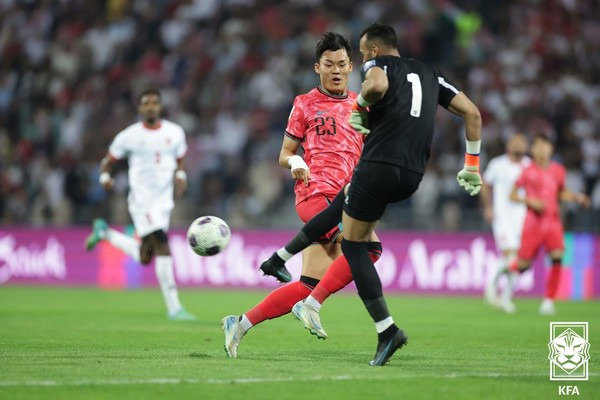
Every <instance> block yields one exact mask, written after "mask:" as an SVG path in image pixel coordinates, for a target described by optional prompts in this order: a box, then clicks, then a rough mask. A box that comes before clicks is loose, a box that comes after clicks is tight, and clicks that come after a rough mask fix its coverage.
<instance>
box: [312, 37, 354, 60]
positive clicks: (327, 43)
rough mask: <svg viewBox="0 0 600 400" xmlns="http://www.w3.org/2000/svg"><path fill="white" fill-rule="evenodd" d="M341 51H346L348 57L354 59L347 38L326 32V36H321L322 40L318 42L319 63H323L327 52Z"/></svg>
mask: <svg viewBox="0 0 600 400" xmlns="http://www.w3.org/2000/svg"><path fill="white" fill-rule="evenodd" d="M340 49H344V50H346V53H348V57H349V58H350V59H352V47H351V46H350V43H348V41H347V40H346V38H345V37H343V36H342V35H340V34H339V33H335V32H325V34H323V36H321V40H319V41H318V42H317V46H316V48H315V58H316V59H317V62H319V61H321V56H322V55H323V53H325V52H326V51H328V50H329V51H336V50H340Z"/></svg>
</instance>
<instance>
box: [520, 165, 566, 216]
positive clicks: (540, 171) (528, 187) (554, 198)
mask: <svg viewBox="0 0 600 400" xmlns="http://www.w3.org/2000/svg"><path fill="white" fill-rule="evenodd" d="M565 175H566V173H565V168H564V167H563V166H562V165H560V164H558V163H556V162H551V163H550V165H549V166H548V167H547V168H542V167H540V166H539V165H537V164H535V163H531V164H530V165H529V166H528V167H526V168H525V169H523V172H522V173H521V176H520V177H519V179H518V180H517V182H516V186H517V187H522V188H524V189H525V193H526V194H527V197H532V198H534V199H539V200H542V201H543V202H544V205H545V208H544V211H542V212H541V213H537V212H535V211H533V210H532V209H528V210H527V214H528V215H527V218H528V219H531V218H533V219H535V220H539V219H543V220H560V209H559V201H560V200H559V198H558V195H559V193H560V191H561V190H562V189H563V188H564V186H565ZM530 216H531V217H530Z"/></svg>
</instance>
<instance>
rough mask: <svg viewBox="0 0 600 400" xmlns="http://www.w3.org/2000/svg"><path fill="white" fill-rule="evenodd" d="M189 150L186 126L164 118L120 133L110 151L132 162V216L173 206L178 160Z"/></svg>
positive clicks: (115, 156) (130, 209)
mask: <svg viewBox="0 0 600 400" xmlns="http://www.w3.org/2000/svg"><path fill="white" fill-rule="evenodd" d="M186 151H187V143H186V139H185V132H184V131H183V128H182V127H181V126H179V125H177V124H175V123H173V122H170V121H167V120H164V119H163V120H161V123H160V126H159V127H158V128H155V129H152V128H147V127H145V126H144V124H143V123H142V122H138V123H135V124H133V125H131V126H129V127H127V128H126V129H124V130H123V131H121V132H119V133H118V134H117V136H116V137H115V139H114V140H113V142H112V144H111V145H110V148H109V149H108V152H109V154H110V156H111V157H113V158H115V159H125V158H126V159H127V160H128V162H129V197H128V198H127V201H128V204H129V211H130V213H131V214H132V217H133V214H140V213H145V212H150V213H164V212H167V213H168V212H170V211H171V210H172V209H173V205H174V202H173V183H174V173H175V170H176V168H177V160H178V159H180V158H182V157H183V156H184V155H185V153H186ZM134 222H135V220H134ZM138 233H139V234H140V235H141V233H140V232H138Z"/></svg>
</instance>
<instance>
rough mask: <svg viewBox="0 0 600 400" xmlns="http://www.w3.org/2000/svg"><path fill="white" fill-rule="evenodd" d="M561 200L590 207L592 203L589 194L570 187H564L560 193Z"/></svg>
mask: <svg viewBox="0 0 600 400" xmlns="http://www.w3.org/2000/svg"><path fill="white" fill-rule="evenodd" d="M558 198H559V199H560V201H565V202H569V203H577V204H579V205H580V206H583V207H585V208H588V207H589V206H590V205H591V200H590V198H589V196H588V195H586V194H584V193H577V192H572V191H570V190H569V189H563V190H561V191H560V193H559V194H558Z"/></svg>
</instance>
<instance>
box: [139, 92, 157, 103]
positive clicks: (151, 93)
mask: <svg viewBox="0 0 600 400" xmlns="http://www.w3.org/2000/svg"><path fill="white" fill-rule="evenodd" d="M148 95H155V96H158V98H159V99H160V92H159V90H158V89H155V88H150V89H146V90H144V91H143V92H142V93H140V94H139V95H138V97H137V103H138V104H140V103H141V102H142V99H143V98H144V96H148Z"/></svg>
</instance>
